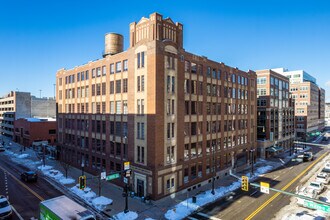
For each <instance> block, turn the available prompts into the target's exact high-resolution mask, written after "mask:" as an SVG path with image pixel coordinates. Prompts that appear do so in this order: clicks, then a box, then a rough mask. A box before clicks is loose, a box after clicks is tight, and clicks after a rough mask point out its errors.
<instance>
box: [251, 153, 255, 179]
mask: <svg viewBox="0 0 330 220" xmlns="http://www.w3.org/2000/svg"><path fill="white" fill-rule="evenodd" d="M255 150H256V149H254V148H253V149H250V153H251V155H252V156H251V176H253V174H254V169H253V165H254V152H255Z"/></svg>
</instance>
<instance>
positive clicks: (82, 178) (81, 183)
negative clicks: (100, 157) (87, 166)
mask: <svg viewBox="0 0 330 220" xmlns="http://www.w3.org/2000/svg"><path fill="white" fill-rule="evenodd" d="M85 188H86V176H80V177H79V189H85Z"/></svg>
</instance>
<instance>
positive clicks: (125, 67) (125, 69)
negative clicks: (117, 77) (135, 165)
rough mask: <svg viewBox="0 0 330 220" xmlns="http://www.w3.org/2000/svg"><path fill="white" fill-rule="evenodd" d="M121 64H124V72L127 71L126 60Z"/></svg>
mask: <svg viewBox="0 0 330 220" xmlns="http://www.w3.org/2000/svg"><path fill="white" fill-rule="evenodd" d="M123 63H124V71H127V70H128V60H124V61H123Z"/></svg>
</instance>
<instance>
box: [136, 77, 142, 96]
mask: <svg viewBox="0 0 330 220" xmlns="http://www.w3.org/2000/svg"><path fill="white" fill-rule="evenodd" d="M136 83H137V91H138V92H140V91H141V84H140V76H137V80H136Z"/></svg>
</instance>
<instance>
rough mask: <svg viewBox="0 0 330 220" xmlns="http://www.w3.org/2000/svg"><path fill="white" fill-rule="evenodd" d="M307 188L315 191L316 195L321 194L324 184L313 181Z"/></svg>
mask: <svg viewBox="0 0 330 220" xmlns="http://www.w3.org/2000/svg"><path fill="white" fill-rule="evenodd" d="M308 188H310V189H315V191H316V193H317V194H321V193H322V192H323V191H324V184H323V183H320V182H316V181H314V182H311V183H310V184H309V186H308Z"/></svg>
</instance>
